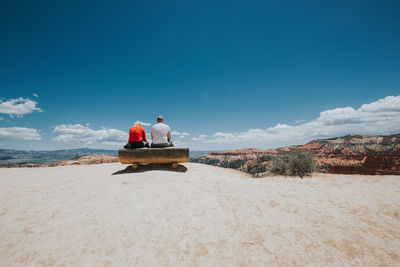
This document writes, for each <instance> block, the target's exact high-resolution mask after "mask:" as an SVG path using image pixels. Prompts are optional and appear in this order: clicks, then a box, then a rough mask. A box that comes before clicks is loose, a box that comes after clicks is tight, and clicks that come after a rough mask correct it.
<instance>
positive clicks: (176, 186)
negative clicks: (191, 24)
mask: <svg viewBox="0 0 400 267" xmlns="http://www.w3.org/2000/svg"><path fill="white" fill-rule="evenodd" d="M185 166H186V167H187V168H188V171H187V172H185V173H182V172H173V171H165V170H152V171H144V172H137V173H122V174H118V175H112V174H113V173H115V172H117V171H120V170H123V169H125V167H126V166H124V165H121V164H119V163H111V164H101V165H88V166H64V167H53V168H23V169H22V168H17V169H0V266H20V265H24V266H30V265H31V266H36V265H43V266H64V265H79V266H111V265H112V266H128V265H139V266H197V265H199V266H214V265H219V266H264V265H272V266H273V265H311V266H313V265H319V266H324V265H364V266H366V265H369V266H371V265H372V266H376V265H387V266H393V265H400V177H398V176H397V177H396V176H386V177H376V176H375V177H373V176H344V175H318V176H314V177H313V178H311V179H303V180H301V179H297V178H281V177H276V178H264V179H251V178H249V177H247V176H246V175H244V174H242V173H240V172H237V171H234V170H229V169H222V168H217V167H212V166H206V165H200V164H185Z"/></svg>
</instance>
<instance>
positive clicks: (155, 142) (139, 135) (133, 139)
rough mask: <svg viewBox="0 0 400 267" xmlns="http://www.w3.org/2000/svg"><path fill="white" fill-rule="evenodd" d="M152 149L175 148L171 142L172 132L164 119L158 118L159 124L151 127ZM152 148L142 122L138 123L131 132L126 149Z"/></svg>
mask: <svg viewBox="0 0 400 267" xmlns="http://www.w3.org/2000/svg"><path fill="white" fill-rule="evenodd" d="M150 133H151V140H152V143H151V147H152V148H162V147H169V146H174V145H173V144H172V142H171V130H170V129H169V126H168V125H166V124H164V117H163V116H158V117H157V124H155V125H153V127H151V131H150ZM143 147H150V146H149V144H148V142H147V138H146V131H145V130H144V128H143V127H142V122H140V121H137V122H135V125H134V126H132V127H131V129H130V130H129V142H128V143H127V144H126V145H125V146H124V148H126V149H132V148H143Z"/></svg>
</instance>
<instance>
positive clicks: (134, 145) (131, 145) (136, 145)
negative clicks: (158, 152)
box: [124, 141, 149, 149]
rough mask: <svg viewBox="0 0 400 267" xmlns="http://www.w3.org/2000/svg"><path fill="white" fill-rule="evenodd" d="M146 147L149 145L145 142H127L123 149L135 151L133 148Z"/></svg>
mask: <svg viewBox="0 0 400 267" xmlns="http://www.w3.org/2000/svg"><path fill="white" fill-rule="evenodd" d="M148 146H149V145H148V144H147V143H146V142H143V141H140V142H128V143H127V144H126V145H124V148H126V149H135V148H144V147H148Z"/></svg>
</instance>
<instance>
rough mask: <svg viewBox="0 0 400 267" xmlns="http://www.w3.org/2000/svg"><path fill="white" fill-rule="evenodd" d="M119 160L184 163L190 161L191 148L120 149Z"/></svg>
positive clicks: (125, 161)
mask: <svg viewBox="0 0 400 267" xmlns="http://www.w3.org/2000/svg"><path fill="white" fill-rule="evenodd" d="M118 158H119V161H120V162H121V163H123V164H133V163H182V162H188V161H189V148H176V147H166V148H138V149H120V150H119V151H118Z"/></svg>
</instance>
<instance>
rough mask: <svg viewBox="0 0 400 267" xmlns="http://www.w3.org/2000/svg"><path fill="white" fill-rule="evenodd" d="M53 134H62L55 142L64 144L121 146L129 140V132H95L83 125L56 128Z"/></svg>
mask: <svg viewBox="0 0 400 267" xmlns="http://www.w3.org/2000/svg"><path fill="white" fill-rule="evenodd" d="M53 132H55V133H60V134H59V135H58V136H56V137H55V138H53V140H55V141H60V142H64V143H78V144H83V145H91V144H94V145H99V144H103V145H119V144H122V143H123V142H124V141H127V140H128V133H127V132H124V131H121V130H117V129H108V128H102V129H100V130H94V129H91V128H89V127H88V126H84V125H81V124H61V125H58V126H54V130H53Z"/></svg>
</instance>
